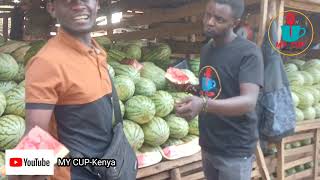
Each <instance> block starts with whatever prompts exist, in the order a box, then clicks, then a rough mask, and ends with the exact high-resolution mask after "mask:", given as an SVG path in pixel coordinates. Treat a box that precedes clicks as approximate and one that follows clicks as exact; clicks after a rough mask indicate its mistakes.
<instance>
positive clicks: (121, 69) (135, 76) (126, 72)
mask: <svg viewBox="0 0 320 180" xmlns="http://www.w3.org/2000/svg"><path fill="white" fill-rule="evenodd" d="M113 68H114V71H115V73H116V76H122V75H123V76H128V77H130V78H131V79H132V80H133V82H138V81H139V79H140V72H139V71H138V70H137V69H135V68H134V67H133V66H131V65H124V64H120V65H118V66H115V67H113Z"/></svg>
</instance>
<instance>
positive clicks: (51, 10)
mask: <svg viewBox="0 0 320 180" xmlns="http://www.w3.org/2000/svg"><path fill="white" fill-rule="evenodd" d="M53 3H54V2H52V1H48V2H47V7H46V8H47V11H48V13H49V14H50V15H51V16H52V17H53V18H56V10H55V7H54V4H53Z"/></svg>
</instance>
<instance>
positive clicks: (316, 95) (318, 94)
mask: <svg viewBox="0 0 320 180" xmlns="http://www.w3.org/2000/svg"><path fill="white" fill-rule="evenodd" d="M301 89H304V90H305V91H308V92H310V93H311V94H312V96H313V97H314V103H313V105H314V104H316V103H318V102H319V101H320V91H319V90H318V89H317V88H314V87H313V86H303V88H301Z"/></svg>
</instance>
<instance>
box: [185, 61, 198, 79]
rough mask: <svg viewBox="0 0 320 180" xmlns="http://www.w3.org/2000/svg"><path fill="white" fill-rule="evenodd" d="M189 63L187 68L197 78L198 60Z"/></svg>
mask: <svg viewBox="0 0 320 180" xmlns="http://www.w3.org/2000/svg"><path fill="white" fill-rule="evenodd" d="M188 62H189V67H190V69H191V71H192V72H193V73H194V74H195V75H196V76H197V77H198V76H199V69H200V58H196V59H192V60H190V61H188Z"/></svg>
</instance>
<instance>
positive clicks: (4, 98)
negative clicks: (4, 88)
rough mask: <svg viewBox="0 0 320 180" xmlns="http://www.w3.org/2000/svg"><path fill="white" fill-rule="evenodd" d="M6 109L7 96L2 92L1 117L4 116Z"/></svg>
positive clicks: (0, 98)
mask: <svg viewBox="0 0 320 180" xmlns="http://www.w3.org/2000/svg"><path fill="white" fill-rule="evenodd" d="M6 107H7V100H6V96H5V95H4V94H3V93H2V92H0V116H2V114H3V113H4V111H5V109H6Z"/></svg>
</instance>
